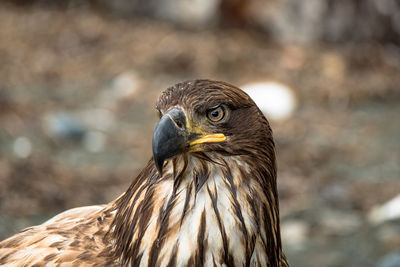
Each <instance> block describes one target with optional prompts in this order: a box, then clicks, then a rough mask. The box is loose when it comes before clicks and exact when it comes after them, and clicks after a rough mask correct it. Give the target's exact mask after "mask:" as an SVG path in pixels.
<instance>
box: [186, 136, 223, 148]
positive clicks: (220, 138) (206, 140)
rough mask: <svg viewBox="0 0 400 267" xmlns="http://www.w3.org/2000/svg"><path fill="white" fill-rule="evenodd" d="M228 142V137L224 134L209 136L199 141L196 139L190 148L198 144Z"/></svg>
mask: <svg viewBox="0 0 400 267" xmlns="http://www.w3.org/2000/svg"><path fill="white" fill-rule="evenodd" d="M225 140H226V136H225V135H224V134H220V133H219V134H207V135H204V136H202V137H200V138H199V139H196V140H194V141H192V142H190V144H189V145H190V146H194V145H198V144H204V143H219V142H223V141H225Z"/></svg>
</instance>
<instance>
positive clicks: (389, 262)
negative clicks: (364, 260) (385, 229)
mask: <svg viewBox="0 0 400 267" xmlns="http://www.w3.org/2000/svg"><path fill="white" fill-rule="evenodd" d="M376 267H400V251H396V252H392V253H389V254H388V255H386V256H384V257H383V258H382V259H381V260H379V262H378V264H377V265H376Z"/></svg>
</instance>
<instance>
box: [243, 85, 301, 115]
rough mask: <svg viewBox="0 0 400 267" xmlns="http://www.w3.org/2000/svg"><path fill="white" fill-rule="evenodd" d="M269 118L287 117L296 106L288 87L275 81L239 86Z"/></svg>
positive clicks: (293, 96) (292, 93)
mask: <svg viewBox="0 0 400 267" xmlns="http://www.w3.org/2000/svg"><path fill="white" fill-rule="evenodd" d="M241 88H242V89H243V90H244V91H245V92H246V93H247V94H249V96H250V97H251V98H252V99H253V100H254V102H256V104H257V106H258V107H259V108H260V109H261V111H262V112H263V113H264V114H265V115H266V116H267V117H268V118H270V119H273V120H284V119H287V118H289V117H290V116H291V115H292V113H293V111H294V109H295V108H296V97H295V95H294V92H293V90H292V89H290V88H289V87H287V86H285V85H283V84H279V83H276V82H260V83H251V84H246V85H243V86H241Z"/></svg>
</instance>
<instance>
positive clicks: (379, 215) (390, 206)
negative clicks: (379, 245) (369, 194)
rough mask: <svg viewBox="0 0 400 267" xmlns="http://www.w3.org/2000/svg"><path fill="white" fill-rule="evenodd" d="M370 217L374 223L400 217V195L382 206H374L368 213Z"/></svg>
mask: <svg viewBox="0 0 400 267" xmlns="http://www.w3.org/2000/svg"><path fill="white" fill-rule="evenodd" d="M368 219H369V221H370V222H371V223H373V224H379V223H383V222H385V221H390V220H395V219H400V195H397V196H396V197H395V198H393V199H391V200H389V201H388V202H386V203H384V204H382V205H380V206H375V207H373V208H372V210H371V211H370V213H369V215H368Z"/></svg>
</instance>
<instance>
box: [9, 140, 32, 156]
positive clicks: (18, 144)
mask: <svg viewBox="0 0 400 267" xmlns="http://www.w3.org/2000/svg"><path fill="white" fill-rule="evenodd" d="M13 151H14V154H15V155H16V156H17V157H19V158H27V157H29V155H30V154H31V153H32V144H31V141H30V140H29V139H28V138H27V137H25V136H20V137H18V138H17V139H15V141H14V144H13Z"/></svg>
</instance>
